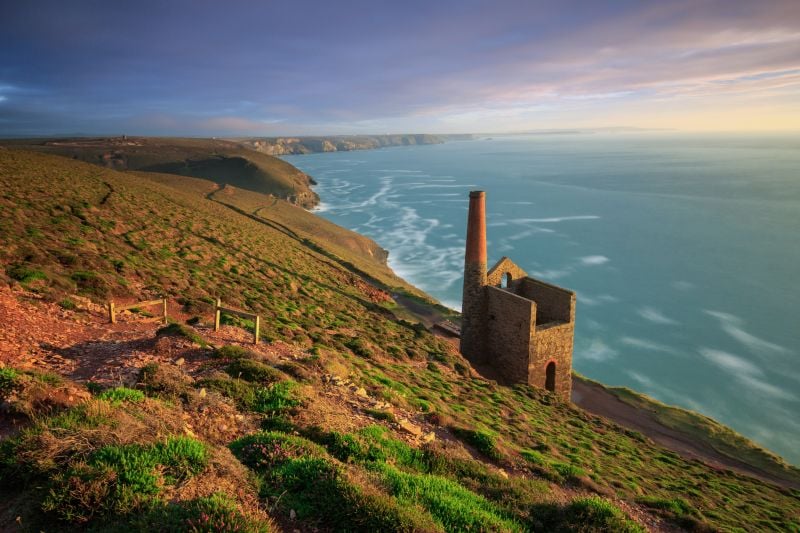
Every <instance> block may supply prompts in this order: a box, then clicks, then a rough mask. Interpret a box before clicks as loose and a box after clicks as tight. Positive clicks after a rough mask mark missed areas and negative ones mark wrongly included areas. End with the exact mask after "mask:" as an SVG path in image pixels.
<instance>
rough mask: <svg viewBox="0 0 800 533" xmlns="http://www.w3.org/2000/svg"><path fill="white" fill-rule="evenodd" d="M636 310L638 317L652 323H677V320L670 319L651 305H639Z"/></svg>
mask: <svg viewBox="0 0 800 533" xmlns="http://www.w3.org/2000/svg"><path fill="white" fill-rule="evenodd" d="M636 312H637V313H638V314H639V316H640V317H642V318H644V319H645V320H647V321H649V322H652V323H654V324H661V325H663V326H676V325H677V324H678V322H677V321H675V320H672V319H671V318H669V317H667V316H666V315H664V313H662V312H661V311H659V310H658V309H655V308H653V307H648V306H645V307H640V308H639V309H637V311H636Z"/></svg>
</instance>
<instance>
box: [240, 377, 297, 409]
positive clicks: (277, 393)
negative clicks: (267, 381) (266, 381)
mask: <svg viewBox="0 0 800 533" xmlns="http://www.w3.org/2000/svg"><path fill="white" fill-rule="evenodd" d="M301 403H302V400H301V399H300V396H299V395H298V393H297V383H295V382H294V381H290V380H286V381H280V382H278V383H273V384H272V385H270V386H268V387H259V388H257V389H256V390H255V399H254V401H253V405H252V407H251V409H252V410H253V411H255V412H257V413H264V414H266V415H270V416H275V415H278V414H280V413H281V412H283V411H287V410H289V409H291V408H293V407H297V406H299V405H300V404H301Z"/></svg>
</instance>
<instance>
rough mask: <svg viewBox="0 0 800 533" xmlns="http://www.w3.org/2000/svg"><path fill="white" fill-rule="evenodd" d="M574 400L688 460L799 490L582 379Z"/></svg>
mask: <svg viewBox="0 0 800 533" xmlns="http://www.w3.org/2000/svg"><path fill="white" fill-rule="evenodd" d="M572 401H573V402H574V403H575V404H576V405H578V406H579V407H581V408H583V409H585V410H586V411H589V412H590V413H593V414H596V415H600V416H603V417H605V418H608V419H610V420H613V421H614V422H616V423H618V424H619V425H621V426H624V427H626V428H629V429H633V430H635V431H639V432H640V433H643V434H644V435H647V436H648V437H650V438H651V439H653V440H654V441H655V442H657V443H658V444H660V445H661V446H664V447H665V448H668V449H670V450H672V451H674V452H676V453H678V454H680V455H681V456H683V457H685V458H688V459H699V460H701V461H703V462H704V463H706V464H708V465H709V466H711V467H714V468H718V469H730V470H734V471H736V472H740V473H742V474H745V475H748V476H752V477H756V478H758V479H761V480H764V481H768V482H771V483H774V484H776V485H779V486H782V487H787V488H795V489H797V488H800V484H798V483H797V482H796V481H793V480H788V479H783V478H781V477H778V476H775V475H773V474H771V473H769V472H764V471H763V470H760V469H758V468H756V467H754V466H752V465H749V464H747V463H745V462H742V461H738V460H736V459H734V458H732V457H728V456H727V455H724V454H721V453H720V452H718V451H717V450H715V449H714V448H712V447H711V446H709V445H707V444H705V443H702V442H698V441H696V440H694V439H692V438H691V437H690V436H689V435H686V434H684V433H682V432H680V431H678V430H675V429H672V428H669V427H667V426H665V425H663V424H662V423H660V422H659V421H658V420H657V419H656V418H655V416H654V415H653V414H652V413H649V412H647V411H643V410H641V409H636V408H635V407H633V406H631V405H628V404H626V403H625V402H623V401H621V400H620V399H619V398H617V397H616V396H614V395H613V394H611V393H609V392H608V391H606V390H604V389H603V388H602V387H600V386H598V385H595V384H592V383H587V382H585V381H582V380H578V379H573V380H572Z"/></svg>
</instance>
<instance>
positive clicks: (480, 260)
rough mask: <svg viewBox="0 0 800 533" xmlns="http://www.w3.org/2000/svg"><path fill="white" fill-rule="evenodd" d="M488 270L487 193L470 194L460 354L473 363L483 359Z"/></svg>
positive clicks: (472, 192)
mask: <svg viewBox="0 0 800 533" xmlns="http://www.w3.org/2000/svg"><path fill="white" fill-rule="evenodd" d="M486 271H487V264H486V193H485V192H483V191H471V192H470V193H469V215H468V218H467V248H466V254H465V255H464V291H463V296H462V303H461V353H462V354H463V355H464V356H465V357H467V358H469V359H470V360H473V361H480V360H482V359H483V351H484V350H483V337H484V335H483V331H481V329H482V328H481V317H483V314H484V313H483V308H484V305H485V298H484V287H485V286H486Z"/></svg>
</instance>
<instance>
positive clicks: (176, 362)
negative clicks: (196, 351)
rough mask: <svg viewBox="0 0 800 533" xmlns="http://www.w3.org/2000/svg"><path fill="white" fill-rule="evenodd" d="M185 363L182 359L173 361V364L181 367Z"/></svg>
mask: <svg viewBox="0 0 800 533" xmlns="http://www.w3.org/2000/svg"><path fill="white" fill-rule="evenodd" d="M185 362H186V360H184V358H183V357H181V358H180V359H178V360H177V361H175V364H176V365H178V366H183V363H185Z"/></svg>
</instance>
